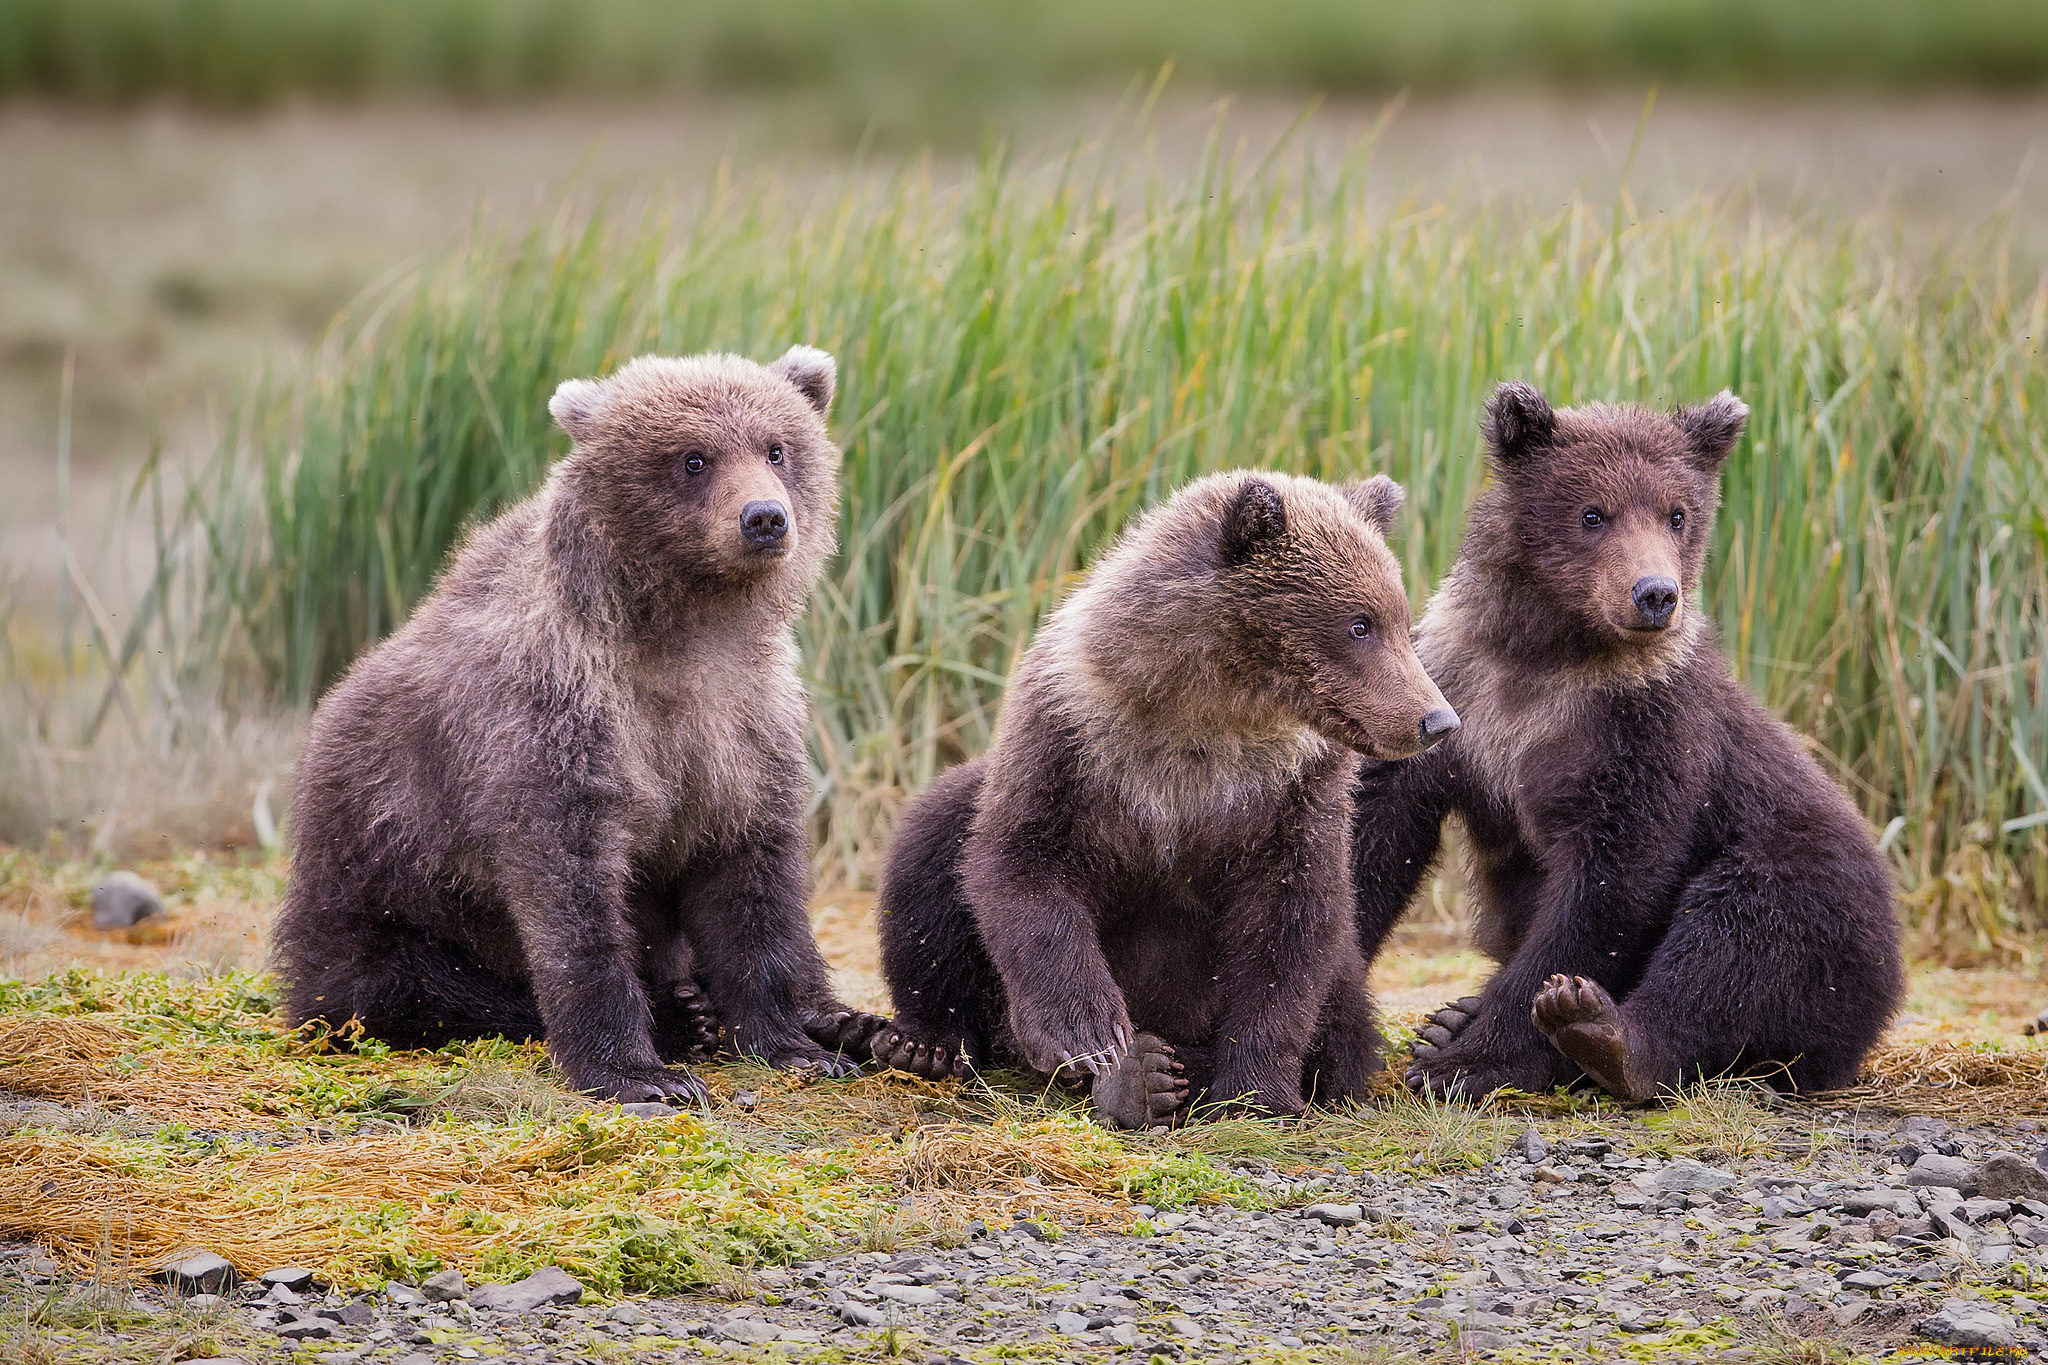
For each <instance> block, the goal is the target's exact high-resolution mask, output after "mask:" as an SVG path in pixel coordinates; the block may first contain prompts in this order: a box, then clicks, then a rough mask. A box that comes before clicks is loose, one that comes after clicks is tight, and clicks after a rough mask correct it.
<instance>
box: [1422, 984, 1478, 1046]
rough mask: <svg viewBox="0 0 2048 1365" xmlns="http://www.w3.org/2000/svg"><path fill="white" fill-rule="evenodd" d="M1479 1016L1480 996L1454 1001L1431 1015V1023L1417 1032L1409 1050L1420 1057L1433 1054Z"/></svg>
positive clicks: (1470, 996) (1469, 996)
mask: <svg viewBox="0 0 2048 1365" xmlns="http://www.w3.org/2000/svg"><path fill="white" fill-rule="evenodd" d="M1478 1016H1479V997H1478V996H1476V995H1468V996H1465V997H1463V998H1462V999H1458V1000H1453V1001H1452V1002H1451V1003H1450V1004H1448V1005H1445V1006H1444V1007H1443V1008H1442V1009H1440V1010H1438V1011H1437V1012H1436V1013H1435V1014H1432V1015H1430V1016H1429V1022H1428V1023H1426V1024H1424V1025H1423V1026H1422V1027H1421V1028H1419V1029H1417V1030H1416V1031H1415V1040H1414V1041H1413V1042H1411V1043H1410V1044H1409V1045H1408V1050H1409V1051H1410V1052H1412V1053H1414V1054H1415V1055H1416V1056H1418V1057H1419V1056H1422V1055H1424V1054H1426V1053H1429V1052H1433V1051H1435V1050H1436V1049H1437V1048H1440V1047H1443V1046H1444V1045H1445V1044H1447V1043H1449V1042H1451V1041H1452V1040H1453V1039H1455V1038H1456V1037H1457V1036H1458V1035H1459V1034H1461V1033H1463V1032H1464V1031H1465V1029H1466V1028H1467V1027H1468V1026H1469V1025H1470V1024H1471V1023H1472V1021H1473V1020H1474V1019H1476V1018H1477V1017H1478Z"/></svg>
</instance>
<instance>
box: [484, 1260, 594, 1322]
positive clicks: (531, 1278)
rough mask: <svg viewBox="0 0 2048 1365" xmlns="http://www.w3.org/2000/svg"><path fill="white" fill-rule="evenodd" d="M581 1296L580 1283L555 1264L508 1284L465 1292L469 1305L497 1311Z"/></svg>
mask: <svg viewBox="0 0 2048 1365" xmlns="http://www.w3.org/2000/svg"><path fill="white" fill-rule="evenodd" d="M582 1297H583V1285H582V1282H581V1281H579V1280H578V1279H577V1278H576V1277H575V1276H574V1275H571V1274H570V1273H569V1272H568V1271H566V1270H562V1269H560V1268H559V1267H556V1266H544V1267H542V1268H541V1269H539V1270H536V1271H534V1272H533V1273H532V1274H531V1275H528V1276H527V1277H526V1278H525V1279H523V1280H519V1281H516V1282H515V1283H512V1284H486V1285H480V1286H478V1287H477V1288H475V1289H472V1290H470V1291H469V1302H470V1303H471V1304H472V1305H473V1306H475V1307H477V1308H492V1309H496V1310H497V1311H498V1312H500V1313H530V1312H532V1311H533V1310H534V1309H536V1308H539V1307H541V1306H542V1305H544V1304H551V1303H575V1302H576V1301H577V1300H579V1299H581V1298H582Z"/></svg>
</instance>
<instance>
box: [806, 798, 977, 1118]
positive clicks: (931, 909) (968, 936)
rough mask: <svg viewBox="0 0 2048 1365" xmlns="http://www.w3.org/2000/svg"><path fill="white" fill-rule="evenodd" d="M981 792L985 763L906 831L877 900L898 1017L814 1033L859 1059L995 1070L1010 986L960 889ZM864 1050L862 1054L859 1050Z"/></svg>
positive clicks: (957, 1070)
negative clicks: (963, 858)
mask: <svg viewBox="0 0 2048 1365" xmlns="http://www.w3.org/2000/svg"><path fill="white" fill-rule="evenodd" d="M980 785H981V764H980V762H979V761H976V762H972V763H965V764H962V765H961V766H960V767H957V768H954V769H953V770H952V771H950V772H948V773H946V774H945V775H944V776H943V777H941V778H940V779H939V780H938V781H937V782H935V783H933V784H932V786H931V789H930V790H929V791H927V792H926V793H925V794H924V795H923V796H922V797H920V798H919V799H918V801H917V802H916V804H914V805H913V806H912V807H911V808H910V810H909V812H908V813H907V814H906V815H905V816H904V817H903V822H902V824H901V825H900V826H898V828H897V831H896V836H895V839H894V840H893V842H892V843H891V846H890V850H889V863H888V866H887V868H886V869H885V870H884V872H883V876H882V894H881V896H880V898H879V899H878V900H877V902H876V906H875V915H876V921H877V923H876V927H877V929H878V930H879V932H880V935H881V940H882V973H883V975H884V976H885V977H886V978H887V979H888V982H889V996H890V999H891V1000H893V1001H894V1002H895V1005H896V1017H895V1019H894V1020H893V1021H892V1020H887V1019H881V1018H879V1017H877V1016H875V1015H871V1014H867V1015H862V1014H846V1015H843V1016H841V1017H839V1018H838V1019H836V1020H827V1021H820V1023H819V1025H818V1026H816V1027H814V1029H813V1034H814V1036H817V1037H819V1038H820V1041H825V1040H826V1039H827V1038H828V1037H829V1038H831V1039H833V1040H834V1041H833V1043H832V1044H831V1045H834V1046H843V1047H846V1048H848V1050H849V1052H850V1053H852V1054H853V1055H861V1054H862V1053H864V1054H865V1055H868V1056H872V1057H873V1058H874V1059H875V1060H876V1061H878V1062H881V1063H882V1064H883V1065H885V1066H891V1067H894V1068H896V1069H897V1070H899V1071H908V1072H911V1073H913V1074H915V1075H919V1076H924V1077H927V1078H929V1079H933V1080H938V1079H943V1078H945V1077H948V1076H962V1077H964V1076H967V1075H970V1074H972V1073H973V1072H975V1071H977V1070H979V1069H981V1068H982V1067H984V1066H987V1065H988V1064H989V1062H990V1061H991V1059H992V1058H991V1052H992V1049H993V1045H994V1042H995V1039H996V1036H997V1021H999V1020H1000V1019H1002V1017H1003V1011H1004V999H1003V983H1002V978H1001V977H1000V976H999V975H997V973H996V969H995V964H994V963H993V962H991V961H990V960H989V955H988V950H987V948H986V947H984V946H983V944H982V941H981V933H980V931H979V930H978V929H977V928H976V927H975V922H974V912H973V911H972V910H971V909H970V908H969V907H968V904H967V900H966V897H965V896H964V895H963V894H962V893H961V890H960V869H959V858H960V848H961V844H962V842H963V841H964V840H965V839H966V837H967V828H968V825H969V824H970V823H971V822H972V821H973V819H974V803H975V798H976V795H977V793H978V792H979V790H980ZM856 1049H858V1051H855V1050H856Z"/></svg>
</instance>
